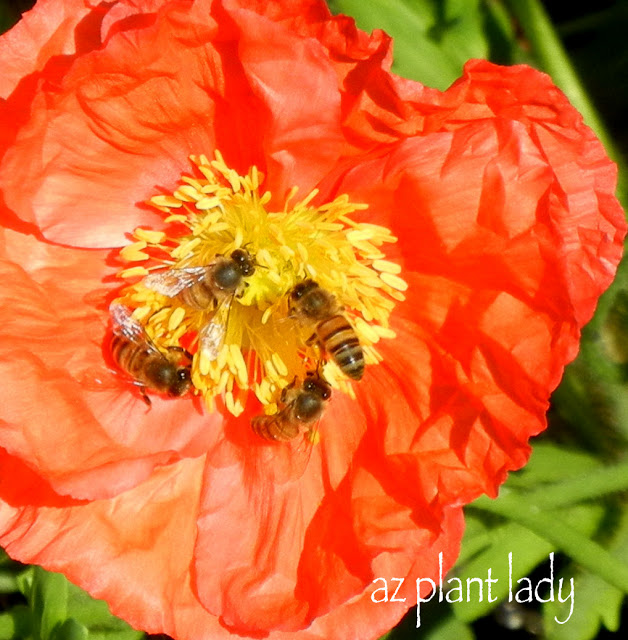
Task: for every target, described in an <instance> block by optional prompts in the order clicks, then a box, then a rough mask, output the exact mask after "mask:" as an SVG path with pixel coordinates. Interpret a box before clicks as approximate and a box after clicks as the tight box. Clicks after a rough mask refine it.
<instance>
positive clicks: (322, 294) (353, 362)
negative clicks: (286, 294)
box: [290, 279, 364, 380]
mask: <svg viewBox="0 0 628 640" xmlns="http://www.w3.org/2000/svg"><path fill="white" fill-rule="evenodd" d="M290 307H291V310H292V311H293V312H294V315H295V316H296V317H297V318H298V319H299V320H300V321H301V322H303V323H304V324H315V325H316V334H315V336H316V338H318V342H319V344H320V346H321V347H322V348H323V349H324V350H325V351H326V352H327V353H329V355H330V356H331V357H332V359H333V361H334V362H335V363H336V364H337V365H338V367H339V368H340V370H341V371H342V372H343V373H344V374H345V375H346V376H347V377H348V378H351V379H352V380H360V379H361V378H362V376H363V375H364V352H363V350H362V346H361V345H360V340H359V339H358V336H357V334H356V332H355V330H354V329H353V327H352V326H351V325H350V324H349V321H348V320H347V319H346V318H345V316H344V315H343V314H342V312H341V308H340V306H339V305H338V303H337V302H336V298H335V297H334V296H333V295H332V294H331V293H329V291H326V290H325V289H323V288H322V287H321V286H319V284H318V283H317V282H314V280H311V279H308V280H304V281H303V282H300V283H299V284H297V285H296V286H295V287H294V288H293V289H292V291H291V293H290Z"/></svg>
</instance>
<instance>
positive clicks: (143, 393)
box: [138, 386, 153, 407]
mask: <svg viewBox="0 0 628 640" xmlns="http://www.w3.org/2000/svg"><path fill="white" fill-rule="evenodd" d="M138 388H139V390H140V395H141V396H142V400H143V401H144V402H145V403H146V406H147V407H152V406H153V403H152V401H151V399H150V398H149V397H148V395H147V394H146V387H143V386H139V387H138Z"/></svg>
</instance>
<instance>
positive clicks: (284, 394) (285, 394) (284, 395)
mask: <svg viewBox="0 0 628 640" xmlns="http://www.w3.org/2000/svg"><path fill="white" fill-rule="evenodd" d="M296 383H297V376H294V379H293V380H292V382H291V383H290V384H289V385H286V386H285V387H284V388H283V389H282V390H281V396H280V398H279V400H280V401H281V402H283V403H284V404H285V402H286V399H287V397H288V391H289V390H290V389H294V387H295V385H296Z"/></svg>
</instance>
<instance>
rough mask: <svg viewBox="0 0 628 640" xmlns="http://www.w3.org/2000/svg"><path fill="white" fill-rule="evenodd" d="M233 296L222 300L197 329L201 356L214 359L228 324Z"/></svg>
mask: <svg viewBox="0 0 628 640" xmlns="http://www.w3.org/2000/svg"><path fill="white" fill-rule="evenodd" d="M232 302H233V296H231V297H230V298H228V299H227V300H224V301H223V302H222V303H221V304H220V306H219V307H218V309H217V310H216V313H214V315H213V316H212V319H211V320H210V321H209V322H208V323H207V324H206V325H205V326H204V327H203V328H202V329H201V330H200V331H199V334H198V338H199V351H200V352H201V354H202V355H203V357H205V358H207V359H209V360H216V358H218V354H219V353H220V350H221V348H222V345H223V344H224V342H225V337H226V335H227V327H228V326H229V314H230V312H231V303H232Z"/></svg>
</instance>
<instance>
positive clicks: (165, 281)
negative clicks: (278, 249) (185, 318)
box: [143, 249, 255, 310]
mask: <svg viewBox="0 0 628 640" xmlns="http://www.w3.org/2000/svg"><path fill="white" fill-rule="evenodd" d="M253 273H255V262H254V261H253V259H252V257H251V255H250V254H249V252H248V251H246V249H236V250H235V251H232V252H231V255H230V256H229V257H228V258H227V257H225V256H218V257H217V259H216V260H215V261H214V262H212V263H211V264H209V265H206V266H202V267H183V268H181V269H166V270H165V271H160V272H158V273H151V274H149V275H147V276H146V277H145V278H144V281H143V283H144V285H145V286H146V287H148V288H149V289H152V290H153V291H156V292H157V293H161V294H162V295H164V296H167V297H169V298H177V299H178V300H179V301H180V302H181V303H183V304H184V305H187V306H188V307H191V308H192V309H198V310H206V309H211V308H213V307H215V306H216V304H217V303H218V302H219V301H222V300H224V299H225V298H227V297H228V296H234V295H235V294H236V292H237V291H238V289H239V288H240V286H241V285H242V282H243V280H244V278H248V277H249V276H251V275H253Z"/></svg>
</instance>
